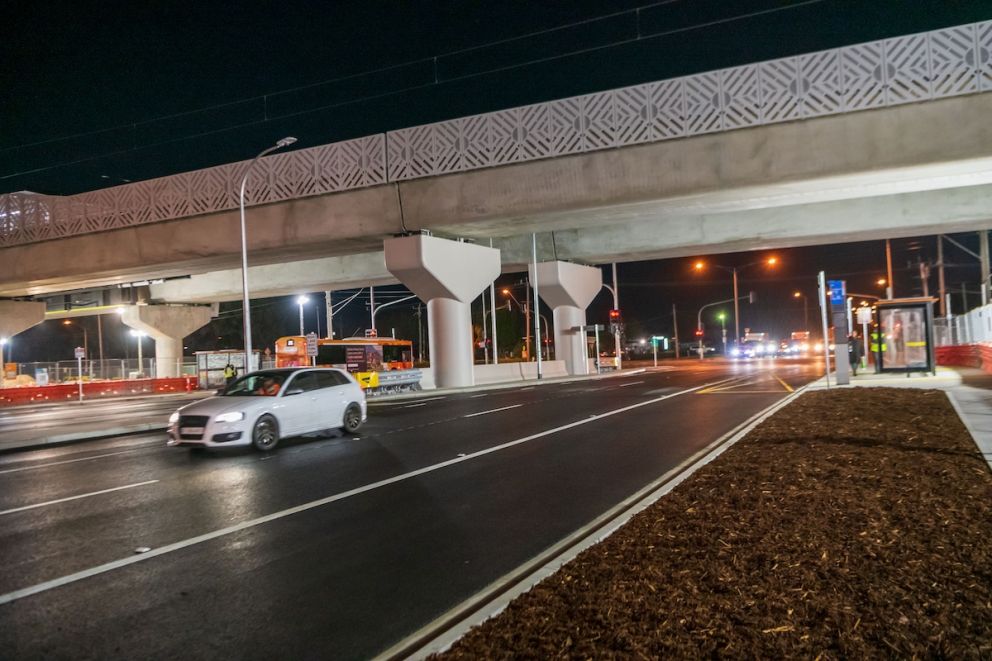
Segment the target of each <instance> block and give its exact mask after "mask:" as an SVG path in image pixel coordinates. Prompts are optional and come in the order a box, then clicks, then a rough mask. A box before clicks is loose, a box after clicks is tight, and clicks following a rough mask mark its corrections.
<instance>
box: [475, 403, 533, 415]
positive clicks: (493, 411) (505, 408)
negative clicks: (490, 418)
mask: <svg viewBox="0 0 992 661" xmlns="http://www.w3.org/2000/svg"><path fill="white" fill-rule="evenodd" d="M521 406H523V404H513V405H512V406H504V407H503V408H499V409H490V410H488V411H479V412H478V413H469V414H468V415H463V416H462V417H463V418H474V417H475V416H477V415H486V414H487V413H498V412H499V411H509V410H510V409H516V408H520V407H521Z"/></svg>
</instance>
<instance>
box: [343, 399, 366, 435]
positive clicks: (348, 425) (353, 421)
mask: <svg viewBox="0 0 992 661" xmlns="http://www.w3.org/2000/svg"><path fill="white" fill-rule="evenodd" d="M361 426H362V409H361V408H359V406H358V404H349V405H348V408H346V409H345V411H344V424H343V425H342V426H341V429H342V430H343V431H345V432H346V433H348V434H354V433H355V432H356V431H358V428H359V427H361Z"/></svg>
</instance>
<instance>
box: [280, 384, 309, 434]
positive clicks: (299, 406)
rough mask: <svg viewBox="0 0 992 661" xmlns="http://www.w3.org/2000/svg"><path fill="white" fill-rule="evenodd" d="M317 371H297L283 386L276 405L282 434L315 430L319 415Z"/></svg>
mask: <svg viewBox="0 0 992 661" xmlns="http://www.w3.org/2000/svg"><path fill="white" fill-rule="evenodd" d="M318 389H319V385H318V382H317V374H316V372H311V371H307V372H297V373H296V374H294V375H293V378H291V379H290V380H289V383H287V384H286V386H285V387H284V388H283V392H282V394H281V395H280V396H279V404H278V405H277V406H276V407H275V411H276V417H277V418H278V419H279V428H280V432H281V434H280V435H282V436H292V435H293V434H305V433H307V432H309V431H312V430H313V426H314V421H315V420H316V417H317V416H318V415H319V412H318V402H317V391H318Z"/></svg>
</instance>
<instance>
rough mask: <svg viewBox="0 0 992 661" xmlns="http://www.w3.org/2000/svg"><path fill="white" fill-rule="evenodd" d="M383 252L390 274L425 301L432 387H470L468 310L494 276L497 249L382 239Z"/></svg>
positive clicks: (432, 240)
mask: <svg viewBox="0 0 992 661" xmlns="http://www.w3.org/2000/svg"><path fill="white" fill-rule="evenodd" d="M383 247H384V250H385V258H386V268H387V269H388V270H389V272H390V273H392V274H393V275H394V276H395V277H396V278H397V279H398V280H399V281H400V282H402V283H403V284H404V285H406V286H407V287H408V288H409V289H410V291H412V292H413V293H414V294H416V295H417V297H418V298H420V300H422V301H426V302H427V331H428V346H429V347H430V354H431V355H430V357H431V367H432V368H433V370H434V383H435V384H437V386H438V387H439V388H461V387H465V386H471V385H474V384H475V372H474V368H473V364H474V360H473V356H472V354H473V349H472V316H471V310H470V308H469V305H470V304H471V303H472V300H473V299H474V298H475V297H476V296H478V295H479V294H480V293H481V292H482V290H483V289H485V288H486V286H488V285H489V283H490V282H492V281H493V280H495V279H496V277H497V276H498V275H499V272H500V257H499V250H495V249H493V248H486V247H483V246H477V245H473V244H471V243H463V242H461V241H450V240H448V239H439V238H436V237H433V236H426V235H420V234H418V235H413V236H403V237H396V238H392V239H386V240H385V242H384V243H383Z"/></svg>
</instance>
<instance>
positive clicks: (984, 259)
mask: <svg viewBox="0 0 992 661" xmlns="http://www.w3.org/2000/svg"><path fill="white" fill-rule="evenodd" d="M978 254H979V260H980V261H981V263H982V305H985V304H986V303H988V302H989V233H988V231H987V230H982V231H981V232H979V233H978Z"/></svg>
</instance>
